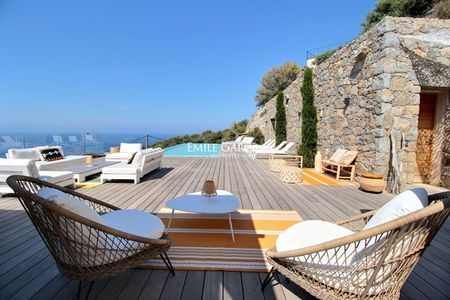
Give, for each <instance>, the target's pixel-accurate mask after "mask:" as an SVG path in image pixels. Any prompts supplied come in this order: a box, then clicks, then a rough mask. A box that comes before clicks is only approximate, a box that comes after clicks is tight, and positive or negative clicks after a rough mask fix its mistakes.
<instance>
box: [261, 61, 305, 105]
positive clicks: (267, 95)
mask: <svg viewBox="0 0 450 300" xmlns="http://www.w3.org/2000/svg"><path fill="white" fill-rule="evenodd" d="M300 72H301V68H300V67H299V66H298V65H297V64H296V63H294V62H287V63H285V64H283V65H281V66H277V67H273V68H272V69H270V70H269V71H268V72H267V73H266V74H265V75H264V76H263V78H262V79H261V85H260V86H259V87H258V89H257V90H256V96H255V101H256V105H257V106H261V105H264V104H265V103H266V102H267V101H269V100H270V99H272V98H273V97H275V96H276V95H277V93H278V92H279V91H282V90H284V89H285V88H287V87H288V86H289V85H290V84H291V83H292V82H293V81H294V80H295V79H297V76H298V74H300Z"/></svg>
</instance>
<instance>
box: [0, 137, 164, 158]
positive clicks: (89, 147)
mask: <svg viewBox="0 0 450 300" xmlns="http://www.w3.org/2000/svg"><path fill="white" fill-rule="evenodd" d="M156 141H157V140H155V139H154V138H153V137H152V136H150V135H144V134H136V135H133V134H113V133H111V134H100V133H98V134H96V133H81V134H80V133H73V134H71V133H64V134H62V133H47V134H46V133H26V134H23V133H13V134H11V133H0V157H6V153H7V152H8V150H9V149H12V148H16V149H17V148H33V147H37V146H57V145H58V146H62V147H63V149H64V154H65V155H80V154H87V153H89V154H103V153H105V152H108V151H109V148H110V147H113V146H119V145H120V143H121V142H125V143H141V144H142V145H143V147H146V145H149V144H150V143H154V142H156Z"/></svg>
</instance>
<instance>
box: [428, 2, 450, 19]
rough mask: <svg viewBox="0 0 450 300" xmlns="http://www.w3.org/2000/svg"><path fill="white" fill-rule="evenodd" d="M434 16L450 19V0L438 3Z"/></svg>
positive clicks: (434, 9)
mask: <svg viewBox="0 0 450 300" xmlns="http://www.w3.org/2000/svg"><path fill="white" fill-rule="evenodd" d="M432 16H433V17H436V18H440V19H449V18H450V0H442V1H439V2H437V3H436V4H435V5H434V7H433V12H432Z"/></svg>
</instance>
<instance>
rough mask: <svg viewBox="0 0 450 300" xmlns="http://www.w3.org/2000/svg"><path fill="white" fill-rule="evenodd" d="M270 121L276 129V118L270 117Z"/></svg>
mask: <svg viewBox="0 0 450 300" xmlns="http://www.w3.org/2000/svg"><path fill="white" fill-rule="evenodd" d="M270 122H272V127H273V129H274V130H275V118H272V119H270Z"/></svg>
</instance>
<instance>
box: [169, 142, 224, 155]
mask: <svg viewBox="0 0 450 300" xmlns="http://www.w3.org/2000/svg"><path fill="white" fill-rule="evenodd" d="M219 154H220V144H197V143H186V144H179V145H175V146H172V147H168V148H165V149H164V156H218V155H219Z"/></svg>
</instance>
